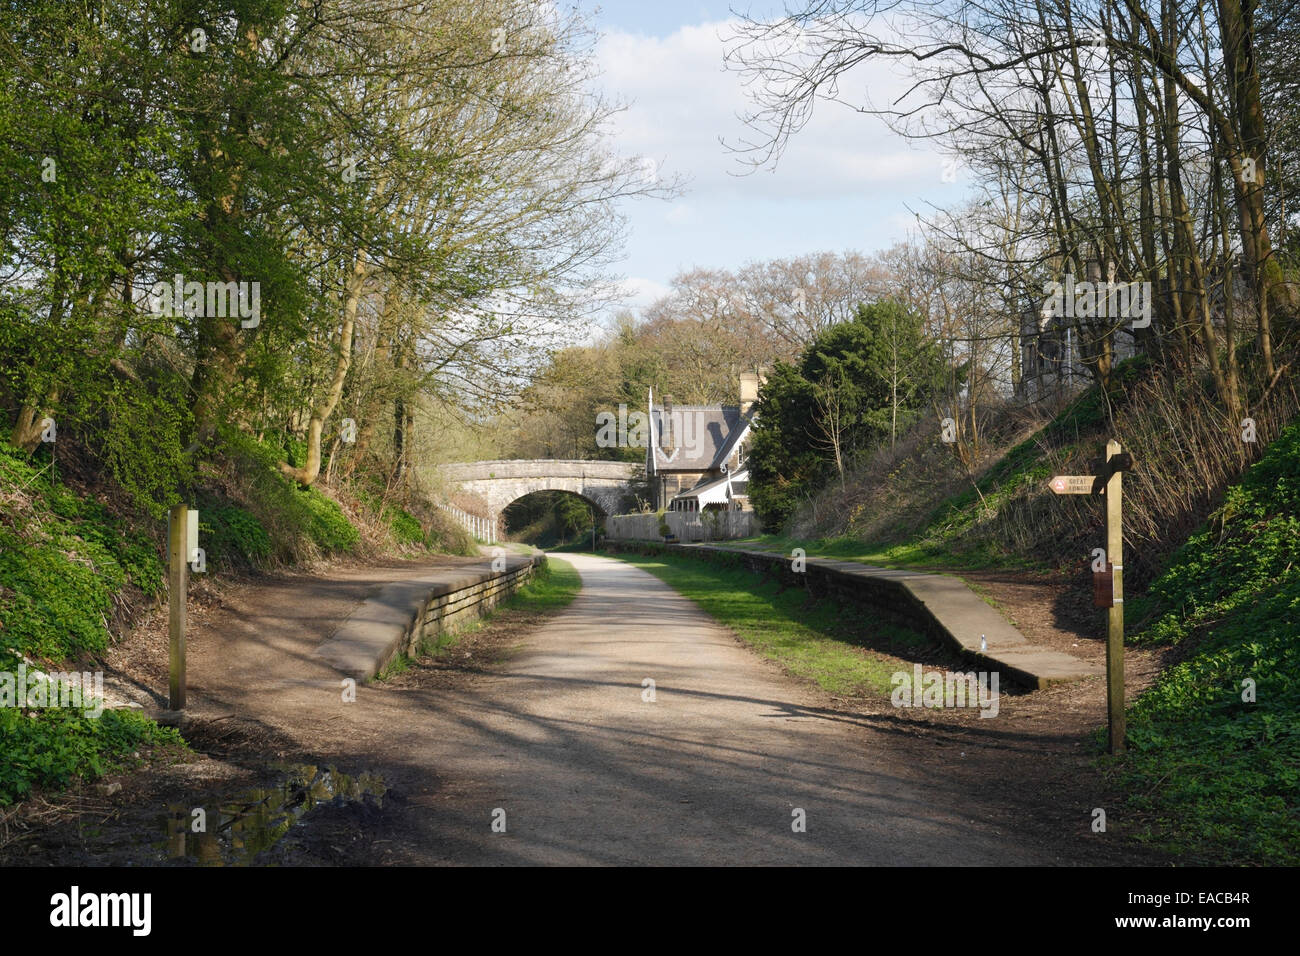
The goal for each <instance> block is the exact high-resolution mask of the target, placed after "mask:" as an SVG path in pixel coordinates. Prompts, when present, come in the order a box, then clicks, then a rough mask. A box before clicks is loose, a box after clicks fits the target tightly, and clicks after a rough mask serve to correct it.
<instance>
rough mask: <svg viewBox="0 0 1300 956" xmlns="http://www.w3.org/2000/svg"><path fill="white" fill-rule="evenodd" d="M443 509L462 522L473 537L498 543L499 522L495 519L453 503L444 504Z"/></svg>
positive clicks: (490, 542)
mask: <svg viewBox="0 0 1300 956" xmlns="http://www.w3.org/2000/svg"><path fill="white" fill-rule="evenodd" d="M442 509H443V510H444V511H446V512H447V513H448V514H449V515H451V516H452V517H453V518H455V519H456V520H457V521H458V522H460V525H461V527H463V528H464V529H465V530H466V531H468V532H469V533H470V536H471V537H474V538H477V539H478V540H479V541H486V542H487V543H488V544H496V543H497V523H496V520H495V519H493V518H484V517H481V516H480V515H473V514H470V513H469V512H468V511H465V510H463V509H461V508H457V507H456V506H455V505H453V504H444V505H443V506H442Z"/></svg>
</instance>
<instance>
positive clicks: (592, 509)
mask: <svg viewBox="0 0 1300 956" xmlns="http://www.w3.org/2000/svg"><path fill="white" fill-rule="evenodd" d="M605 517H606V514H605V510H604V509H603V508H602V507H601V506H600V504H599V503H598V502H597V501H595V500H593V499H592V498H589V497H587V496H586V495H583V494H579V493H578V492H576V491H565V490H563V489H558V488H539V489H537V490H535V491H527V492H524V493H523V494H521V495H519V496H518V497H516V498H514V499H513V500H512V501H510V503H509V504H507V505H506V506H505V507H504V508H503V509H502V510H501V523H502V533H503V535H504V537H505V538H506V539H507V540H510V541H522V542H525V543H527V544H531V545H535V546H537V547H542V548H547V547H555V546H558V545H564V544H570V543H572V542H575V541H582V540H584V539H589V538H590V536H591V529H592V526H593V524H594V525H595V528H596V532H597V534H600V533H602V532H603V530H604V526H605Z"/></svg>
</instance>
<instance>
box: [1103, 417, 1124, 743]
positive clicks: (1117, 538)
mask: <svg viewBox="0 0 1300 956" xmlns="http://www.w3.org/2000/svg"><path fill="white" fill-rule="evenodd" d="M1119 453H1120V445H1119V442H1117V441H1115V440H1114V439H1111V440H1110V441H1109V442H1107V443H1106V459H1107V460H1108V461H1109V460H1110V459H1111V458H1113V457H1115V456H1116V455H1118V454H1119ZM1123 481H1124V472H1123V471H1122V470H1120V469H1116V470H1115V471H1114V472H1113V473H1112V474H1111V476H1110V478H1109V480H1108V481H1107V482H1106V559H1107V560H1108V561H1109V562H1111V564H1112V566H1113V568H1114V575H1115V577H1114V585H1113V587H1114V590H1113V592H1112V593H1113V594H1114V603H1113V604H1112V605H1111V607H1110V608H1109V610H1108V614H1109V622H1108V626H1107V629H1106V705H1107V708H1108V710H1109V729H1110V752H1111V753H1113V754H1118V753H1123V752H1124V524H1123V507H1122V499H1123V490H1122V489H1123Z"/></svg>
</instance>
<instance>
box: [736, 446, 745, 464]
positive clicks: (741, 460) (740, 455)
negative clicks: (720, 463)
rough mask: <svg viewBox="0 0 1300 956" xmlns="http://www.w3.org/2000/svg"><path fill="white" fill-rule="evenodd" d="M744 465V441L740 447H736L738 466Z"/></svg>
mask: <svg viewBox="0 0 1300 956" xmlns="http://www.w3.org/2000/svg"><path fill="white" fill-rule="evenodd" d="M744 463H745V443H744V442H743V441H742V442H741V443H740V444H739V445H737V446H736V464H737V465H743V464H744Z"/></svg>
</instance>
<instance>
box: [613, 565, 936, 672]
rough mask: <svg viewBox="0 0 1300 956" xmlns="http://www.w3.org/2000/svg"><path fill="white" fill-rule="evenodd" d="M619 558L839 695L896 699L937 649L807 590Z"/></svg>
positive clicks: (734, 573)
mask: <svg viewBox="0 0 1300 956" xmlns="http://www.w3.org/2000/svg"><path fill="white" fill-rule="evenodd" d="M611 556H612V557H617V558H619V559H620V560H623V561H626V562H628V563H629V564H634V565H636V566H637V567H639V568H642V569H643V570H646V571H649V572H650V573H651V574H653V575H654V576H655V577H657V578H659V579H660V580H661V581H663V582H664V583H665V584H667V585H668V586H669V587H671V588H672V589H673V590H675V591H677V592H678V593H679V594H681V595H682V596H683V597H687V598H689V599H690V600H692V601H694V602H695V603H696V604H698V605H699V606H700V608H701V609H702V610H703V611H704V612H705V613H707V614H709V615H710V616H711V617H713V618H714V619H715V620H717V621H718V622H719V623H721V624H723V625H725V626H727V627H729V628H731V629H732V630H733V631H735V633H736V634H737V635H739V636H740V638H741V639H742V640H743V641H745V643H746V644H748V645H750V646H751V647H753V648H754V649H755V650H756V651H758V652H759V653H760V654H762V655H763V656H764V657H767V658H769V659H771V660H774V661H777V662H778V663H780V664H781V665H782V666H783V667H785V668H786V670H788V671H789V672H790V673H791V674H794V675H795V676H798V677H803V678H806V679H808V680H811V681H814V682H815V683H816V684H817V685H818V686H819V687H821V688H822V689H823V690H826V691H829V692H830V693H833V694H842V695H854V696H862V697H876V696H879V697H888V696H889V694H890V691H891V690H892V687H893V685H892V682H891V677H892V675H893V674H894V673H895V672H897V671H898V670H900V669H907V668H910V666H911V663H910V660H911V659H914V658H915V655H916V653H917V652H918V651H920V650H923V649H924V650H932V649H933V648H934V645H933V643H932V642H931V641H930V640H929V639H928V638H926V637H924V636H923V635H920V634H917V633H916V632H914V631H911V630H908V629H907V628H903V627H897V626H894V625H890V624H886V623H884V622H876V621H873V622H871V623H870V624H869V625H868V624H866V623H865V622H864V621H863V619H862V612H861V611H859V610H857V609H855V608H846V607H844V606H842V605H840V604H839V603H837V602H835V601H832V600H819V601H817V602H816V603H813V604H810V603H809V600H808V594H807V592H805V591H803V590H802V589H799V588H786V589H784V590H783V589H782V587H781V585H780V583H779V582H777V581H776V580H774V579H771V578H767V577H760V576H759V575H758V574H756V573H755V572H752V571H749V570H748V569H746V568H740V567H735V568H732V567H724V566H720V565H718V564H715V563H712V562H704V561H700V560H698V559H693V558H684V557H677V556H674V555H654V556H646V555H635V554H626V553H619V554H614V555H611ZM895 652H897V653H899V654H903V655H906V656H907V657H908V658H909V660H908V661H907V662H904V661H903V660H900V658H899V657H897V656H894V655H895Z"/></svg>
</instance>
